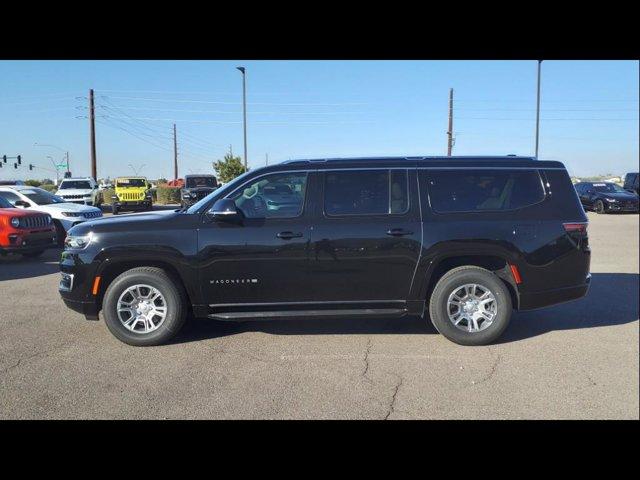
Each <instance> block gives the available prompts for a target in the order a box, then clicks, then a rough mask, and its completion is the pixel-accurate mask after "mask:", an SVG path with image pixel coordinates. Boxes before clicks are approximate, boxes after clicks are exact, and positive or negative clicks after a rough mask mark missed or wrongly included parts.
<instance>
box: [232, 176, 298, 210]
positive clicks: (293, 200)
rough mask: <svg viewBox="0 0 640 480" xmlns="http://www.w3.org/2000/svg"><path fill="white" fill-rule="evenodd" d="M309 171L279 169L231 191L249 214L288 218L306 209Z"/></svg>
mask: <svg viewBox="0 0 640 480" xmlns="http://www.w3.org/2000/svg"><path fill="white" fill-rule="evenodd" d="M306 188H307V174H306V173H304V172H302V173H277V174H273V175H268V176H265V177H260V178H258V179H256V180H254V181H253V182H251V183H249V184H247V185H245V186H243V187H242V188H241V189H240V190H239V191H237V192H235V193H234V194H233V195H231V197H230V198H232V199H234V200H235V203H236V207H237V208H238V209H239V210H241V211H242V213H243V214H244V215H245V217H248V218H287V217H289V218H290V217H297V216H298V215H300V214H301V213H302V207H303V205H304V198H305V192H306Z"/></svg>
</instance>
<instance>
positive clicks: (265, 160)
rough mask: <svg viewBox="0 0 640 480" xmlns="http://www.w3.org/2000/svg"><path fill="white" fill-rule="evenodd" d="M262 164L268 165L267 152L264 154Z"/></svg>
mask: <svg viewBox="0 0 640 480" xmlns="http://www.w3.org/2000/svg"><path fill="white" fill-rule="evenodd" d="M264 164H265V165H266V166H269V154H268V153H265V154H264Z"/></svg>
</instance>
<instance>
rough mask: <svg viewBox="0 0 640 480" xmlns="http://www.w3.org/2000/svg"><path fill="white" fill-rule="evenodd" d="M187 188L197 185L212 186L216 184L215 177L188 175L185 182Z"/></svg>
mask: <svg viewBox="0 0 640 480" xmlns="http://www.w3.org/2000/svg"><path fill="white" fill-rule="evenodd" d="M186 184H187V185H186V186H187V188H197V187H209V188H214V187H217V186H218V183H217V182H216V179H215V177H188V178H187V182H186Z"/></svg>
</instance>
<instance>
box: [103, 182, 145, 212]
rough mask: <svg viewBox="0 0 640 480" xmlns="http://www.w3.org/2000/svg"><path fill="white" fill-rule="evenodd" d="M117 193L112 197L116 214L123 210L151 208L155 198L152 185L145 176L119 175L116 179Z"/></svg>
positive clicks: (112, 207) (112, 204)
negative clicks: (152, 194)
mask: <svg viewBox="0 0 640 480" xmlns="http://www.w3.org/2000/svg"><path fill="white" fill-rule="evenodd" d="M115 189H116V194H115V195H113V196H112V197H111V199H112V200H113V201H112V202H111V209H112V211H113V214H114V215H117V214H118V213H119V212H121V211H122V210H138V209H142V210H151V208H152V205H153V198H152V196H151V190H150V189H151V185H149V182H148V181H147V179H146V178H145V177H118V178H116V181H115Z"/></svg>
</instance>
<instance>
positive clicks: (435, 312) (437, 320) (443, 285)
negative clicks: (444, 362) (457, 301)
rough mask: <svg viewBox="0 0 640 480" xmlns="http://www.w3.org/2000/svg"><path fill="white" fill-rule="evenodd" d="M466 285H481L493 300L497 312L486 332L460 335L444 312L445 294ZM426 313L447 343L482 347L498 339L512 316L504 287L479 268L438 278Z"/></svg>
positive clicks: (447, 294)
mask: <svg viewBox="0 0 640 480" xmlns="http://www.w3.org/2000/svg"><path fill="white" fill-rule="evenodd" d="M467 283H477V284H479V285H484V286H485V287H487V288H489V290H491V292H492V293H493V295H494V297H495V298H496V302H497V309H498V313H497V315H496V318H495V319H494V320H493V323H492V324H491V325H490V326H489V327H488V328H487V329H486V330H482V331H480V332H473V333H469V332H464V331H462V330H460V329H459V328H457V327H456V326H454V325H453V323H451V321H450V320H449V316H448V313H447V301H448V298H449V295H450V294H451V293H452V292H453V291H454V290H455V289H457V288H459V287H461V286H462V285H465V284H467ZM429 312H430V315H431V321H432V322H433V324H434V326H435V328H436V329H437V330H438V332H440V333H441V334H442V335H444V336H445V337H447V338H448V339H449V340H451V341H453V342H455V343H458V344H460V345H486V344H489V343H491V342H493V341H495V340H496V339H497V338H498V337H500V335H502V333H503V332H504V330H505V329H506V328H507V325H508V324H509V320H510V319H511V314H512V302H511V296H510V295H509V291H508V289H507V287H506V286H505V285H504V283H503V282H502V280H500V278H498V277H497V276H496V275H495V274H493V273H491V272H489V271H488V270H483V269H480V268H478V269H468V270H466V269H465V270H460V271H458V272H455V273H453V274H452V275H450V276H448V275H445V276H444V277H442V278H441V279H440V281H439V282H438V284H437V285H436V288H435V289H434V291H433V295H432V297H431V301H430V308H429Z"/></svg>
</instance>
